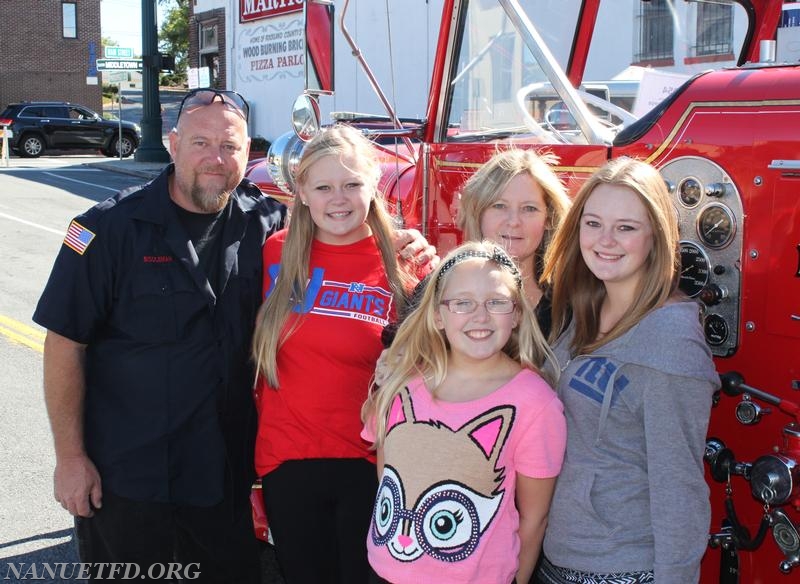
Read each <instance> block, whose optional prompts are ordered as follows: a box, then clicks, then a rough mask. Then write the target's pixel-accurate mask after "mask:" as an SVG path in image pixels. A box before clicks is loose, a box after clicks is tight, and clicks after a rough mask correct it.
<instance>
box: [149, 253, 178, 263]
mask: <svg viewBox="0 0 800 584" xmlns="http://www.w3.org/2000/svg"><path fill="white" fill-rule="evenodd" d="M172 259H173V258H172V256H168V255H146V256H144V263H146V264H166V263H168V262H171V261H172Z"/></svg>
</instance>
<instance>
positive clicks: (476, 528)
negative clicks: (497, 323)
mask: <svg viewBox="0 0 800 584" xmlns="http://www.w3.org/2000/svg"><path fill="white" fill-rule="evenodd" d="M513 418H514V408H512V407H508V406H503V407H497V408H494V409H492V410H489V411H487V412H484V413H483V414H481V415H479V416H477V417H476V418H474V419H472V420H470V421H469V422H467V423H466V424H464V425H463V426H462V427H461V428H459V429H457V430H452V429H450V428H448V427H447V426H445V425H444V424H441V423H439V422H426V421H417V420H416V419H415V415H414V411H413V405H412V401H411V397H410V396H409V394H408V390H407V389H404V390H403V391H402V392H401V394H400V395H399V396H398V397H397V399H396V400H395V403H394V405H393V407H392V409H391V411H390V414H389V422H388V424H387V434H386V440H385V442H384V458H385V460H386V461H387V463H386V465H385V466H384V470H383V476H382V477H381V482H380V487H379V489H378V495H377V500H376V505H375V511H374V514H373V518H372V526H371V529H370V533H371V537H372V541H373V543H374V544H375V545H376V546H384V545H385V546H387V549H388V550H389V553H390V554H391V555H392V556H393V557H394V558H395V559H397V560H399V561H402V562H411V561H414V560H416V559H417V558H419V557H421V556H422V555H423V554H426V555H428V556H430V557H432V558H435V559H438V560H441V561H445V562H458V561H461V560H464V559H466V558H467V557H469V555H470V554H471V553H472V552H473V551H474V550H475V549H476V548H477V547H478V544H479V543H480V539H481V536H482V535H483V533H484V532H485V531H486V529H487V528H488V527H489V525H490V524H491V522H492V520H493V519H494V517H495V515H496V513H497V510H498V508H499V507H500V503H501V502H502V500H503V496H504V491H503V490H499V491H498V487H499V485H500V484H501V482H502V479H503V469H497V468H496V464H497V460H498V457H499V456H500V452H501V451H502V448H503V445H504V444H505V440H506V438H507V437H508V433H509V431H510V429H511V425H512V421H513ZM398 444H403V445H404V447H403V448H402V449H401V448H398V447H397V445H398ZM409 444H411V445H416V447H412V448H409Z"/></svg>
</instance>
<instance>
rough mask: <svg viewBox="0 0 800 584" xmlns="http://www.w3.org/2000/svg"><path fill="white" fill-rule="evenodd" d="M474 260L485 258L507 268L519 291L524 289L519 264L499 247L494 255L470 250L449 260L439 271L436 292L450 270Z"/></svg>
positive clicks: (494, 250)
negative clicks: (464, 262) (443, 277)
mask: <svg viewBox="0 0 800 584" xmlns="http://www.w3.org/2000/svg"><path fill="white" fill-rule="evenodd" d="M472 258H484V259H487V260H491V261H493V262H494V263H496V264H498V265H499V266H502V267H504V268H506V269H507V270H508V271H509V272H511V275H512V276H514V281H515V282H516V283H517V289H518V290H521V289H522V275H521V274H520V273H519V268H517V264H515V263H514V260H512V259H511V258H510V257H508V254H507V253H506V252H505V251H503V250H502V249H501V248H499V247H494V248H493V253H489V252H486V251H480V250H479V251H475V250H468V251H462V252H461V253H457V254H456V255H454V256H453V257H451V258H450V259H449V260H447V261H446V262H445V263H444V264H442V267H441V269H440V270H439V275H438V276H436V290H439V283H440V282H441V281H442V276H444V275H445V274H446V273H447V272H448V271H449V270H451V269H452V268H453V266H455V265H457V264H460V263H461V262H463V261H466V260H469V259H472Z"/></svg>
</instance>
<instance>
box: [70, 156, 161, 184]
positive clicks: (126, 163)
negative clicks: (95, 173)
mask: <svg viewBox="0 0 800 584" xmlns="http://www.w3.org/2000/svg"><path fill="white" fill-rule="evenodd" d="M167 164H168V163H167V162H138V161H136V160H135V159H134V157H133V156H130V157H128V158H123V159H122V160H120V159H119V158H109V159H108V160H102V161H100V162H87V163H86V166H91V167H93V168H102V169H103V170H110V171H113V172H119V173H121V174H129V175H132V176H138V177H141V178H146V179H148V180H150V179H152V178H155V177H157V176H158V175H159V174H161V171H162V170H164V167H165V166H167Z"/></svg>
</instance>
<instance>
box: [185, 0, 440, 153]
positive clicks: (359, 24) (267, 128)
mask: <svg viewBox="0 0 800 584" xmlns="http://www.w3.org/2000/svg"><path fill="white" fill-rule="evenodd" d="M442 1H443V0H427V1H426V0H403V1H402V2H397V1H391V2H389V15H388V17H389V21H388V22H389V25H390V27H391V28H388V27H387V13H386V3H385V2H378V1H376V0H369V1H364V0H353V1H351V2H350V6H349V7H348V12H347V18H346V19H345V25H346V27H347V29H348V31H349V32H350V34H351V35H352V36H353V38H354V39H355V40H356V42H357V44H358V46H359V48H360V49H361V51H362V54H363V55H364V57H365V59H366V60H367V63H368V64H369V66H370V68H371V69H372V71H373V74H374V75H375V77H376V79H377V80H378V82H379V84H380V86H381V88H382V89H383V91H384V92H385V93H386V95H387V98H388V99H389V101H390V102H391V103H394V104H396V105H395V108H396V111H397V113H398V115H400V116H410V117H423V116H424V115H425V109H426V103H427V97H428V85H429V84H430V72H431V70H432V68H433V59H434V53H435V50H436V41H437V39H438V34H439V26H440V19H441V10H442ZM343 3H344V2H343V0H336V26H335V33H334V43H335V63H334V68H335V85H336V93H335V95H334V96H321V97H320V109H321V111H322V114H323V123H330V121H331V120H330V112H332V111H358V112H364V113H373V114H385V113H386V112H385V110H384V108H383V107H382V105H381V102H380V100H379V99H378V97H377V96H376V95H375V93H374V91H373V90H372V87H371V85H370V83H369V81H368V79H367V77H366V75H365V74H364V72H363V71H362V70H361V69H360V67H359V65H358V63H357V61H356V59H355V58H354V57H353V55H352V54H351V50H350V48H349V46H348V45H347V43H346V41H345V40H344V38H343V36H342V33H341V31H340V30H339V17H340V15H341V10H342V5H343ZM221 7H224V8H225V14H226V21H227V22H226V38H227V43H226V45H227V46H226V47H225V48H224V50H225V52H226V62H227V66H228V88H229V89H233V90H235V91H238V92H239V93H241V94H242V95H243V96H244V97H245V98H246V99H247V100H248V102H249V103H250V104H251V106H252V120H251V127H250V131H251V134H252V135H254V136H263V137H265V138H266V139H268V140H270V141H273V140H275V138H277V137H278V136H279V135H281V134H283V133H284V132H286V131H288V130H289V129H290V115H291V108H292V103H293V102H294V100H295V98H296V97H297V96H298V95H300V93H302V91H303V86H304V80H303V68H302V66H300V65H287V66H279V64H278V60H277V56H276V55H275V54H272V53H269V52H268V53H267V54H260V53H261V50H260V47H261V46H262V45H268V44H269V43H270V42H280V41H278V40H277V39H279V38H280V40H281V41H282V40H286V38H290V39H297V38H301V37H300V36H295V35H297V34H298V33H297V31H299V30H302V12H294V13H291V14H288V15H281V16H276V17H272V18H264V19H260V20H256V21H252V22H243V23H242V22H239V0H197V5H196V6H195V7H194V11H195V13H199V12H202V11H206V10H212V9H214V8H221ZM390 35H391V39H392V41H393V42H392V45H391V47H390V44H389V36H390ZM265 36H266V37H267V38H269V39H273V40H270V41H266V42H262V41H260V40H257V39H260V38H263V37H265ZM256 46H257V47H258V48H259V49H258V52H259V54H258V55H257V56H256V55H255V52H256V50H257V49H256V48H255V47H256ZM220 50H223V49H222V47H220ZM269 50H270V49H269V47H268V49H267V51H269ZM289 53H291V51H289ZM292 54H294V53H292ZM390 55H391V57H392V59H393V67H391V64H390ZM284 56H285V54H284ZM270 59H271V61H270ZM254 63H255V64H254ZM284 64H285V61H284ZM270 65H272V67H271V68H267V67H269V66H270ZM393 87H394V91H393V90H392V88H393Z"/></svg>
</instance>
